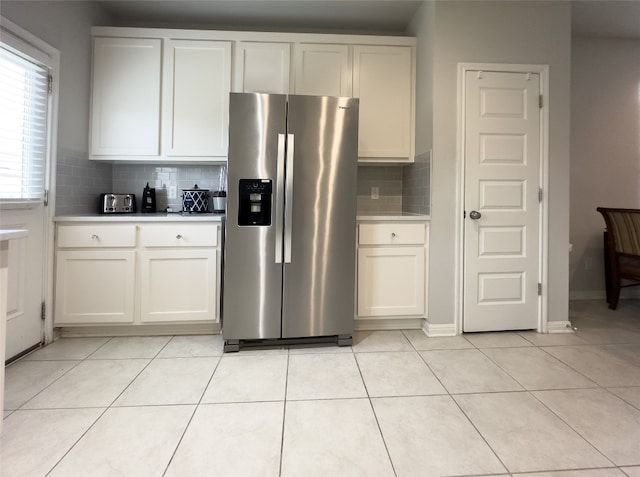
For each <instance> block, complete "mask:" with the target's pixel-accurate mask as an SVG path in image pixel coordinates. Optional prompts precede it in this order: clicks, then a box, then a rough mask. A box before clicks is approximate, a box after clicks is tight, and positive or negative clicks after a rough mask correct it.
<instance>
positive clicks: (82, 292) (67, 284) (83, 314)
mask: <svg viewBox="0 0 640 477" xmlns="http://www.w3.org/2000/svg"><path fill="white" fill-rule="evenodd" d="M135 255H136V253H135V251H133V250H122V251H121V250H118V251H111V250H106V251H105V250H77V251H59V252H58V253H57V255H56V303H55V324H56V325H62V324H101V323H132V322H133V316H134V313H133V310H134V282H135V275H136V273H135V271H136V270H135Z"/></svg>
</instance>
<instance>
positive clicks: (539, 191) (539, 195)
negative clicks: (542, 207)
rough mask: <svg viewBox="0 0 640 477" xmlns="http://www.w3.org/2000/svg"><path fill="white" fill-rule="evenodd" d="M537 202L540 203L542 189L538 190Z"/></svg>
mask: <svg viewBox="0 0 640 477" xmlns="http://www.w3.org/2000/svg"><path fill="white" fill-rule="evenodd" d="M538 202H542V189H541V188H540V189H538Z"/></svg>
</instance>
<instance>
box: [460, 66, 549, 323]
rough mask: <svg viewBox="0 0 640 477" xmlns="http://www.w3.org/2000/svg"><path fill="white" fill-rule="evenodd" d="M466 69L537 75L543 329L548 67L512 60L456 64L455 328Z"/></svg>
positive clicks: (544, 316)
mask: <svg viewBox="0 0 640 477" xmlns="http://www.w3.org/2000/svg"><path fill="white" fill-rule="evenodd" d="M468 71H487V72H503V73H538V74H539V75H540V94H541V95H542V98H543V103H542V108H541V110H540V187H541V188H542V205H541V208H540V218H539V220H540V236H539V248H540V254H539V257H540V262H539V271H538V274H539V276H538V280H539V283H542V293H541V295H540V297H539V303H538V305H539V307H538V329H537V331H538V332H539V333H546V332H547V321H548V292H549V291H548V284H549V280H548V273H549V267H548V263H549V261H548V253H549V232H548V231H549V224H548V222H549V66H548V65H533V64H515V63H458V75H457V76H458V83H457V84H458V94H457V113H458V114H457V127H456V129H457V131H456V176H457V180H456V184H457V187H458V197H457V198H456V207H455V210H456V214H457V217H458V219H457V220H456V222H455V223H456V230H455V240H456V262H457V264H458V266H457V267H456V270H455V302H456V306H455V309H456V312H455V330H456V334H457V335H460V334H462V324H463V319H464V230H465V229H464V225H465V220H464V217H463V214H464V204H465V174H466V171H465V162H464V152H465V150H464V148H465V139H464V138H465V107H466V97H465V77H466V73H467V72H468Z"/></svg>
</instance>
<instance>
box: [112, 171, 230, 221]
mask: <svg viewBox="0 0 640 477" xmlns="http://www.w3.org/2000/svg"><path fill="white" fill-rule="evenodd" d="M221 167H225V166H220V165H203V166H198V165H189V166H176V165H166V166H164V165H163V166H159V165H156V166H151V165H144V164H114V165H113V192H131V193H134V194H136V198H141V197H142V190H143V189H144V187H145V186H146V185H147V182H148V183H149V187H152V188H155V189H156V201H157V206H156V207H157V210H158V211H163V210H165V209H166V208H167V207H171V208H172V209H173V210H174V211H180V210H182V197H181V196H182V189H193V187H194V186H195V185H196V184H197V186H198V187H199V188H200V189H209V190H210V191H212V192H213V191H216V190H219V177H220V168H221ZM172 187H175V188H176V197H175V198H169V192H170V188H172ZM138 200H140V199H138Z"/></svg>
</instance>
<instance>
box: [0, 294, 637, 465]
mask: <svg viewBox="0 0 640 477" xmlns="http://www.w3.org/2000/svg"><path fill="white" fill-rule="evenodd" d="M570 314H571V316H570V318H571V321H572V323H573V324H574V326H576V327H577V331H576V332H575V333H574V334H555V335H541V334H537V333H532V332H520V333H513V332H511V333H482V334H472V335H464V336H458V337H452V338H427V337H426V336H425V335H424V334H423V333H422V332H421V331H416V330H411V331H386V332H360V333H356V334H355V336H354V345H353V347H351V348H337V347H333V346H300V347H289V348H287V347H283V348H277V349H270V350H243V351H241V352H240V353H237V354H231V355H225V356H222V339H221V337H220V336H192V337H190V336H176V337H150V338H110V339H109V338H75V339H61V340H58V341H56V342H55V343H53V344H52V345H50V346H47V347H46V348H43V349H41V350H38V351H36V352H34V353H32V354H30V355H29V356H27V357H25V358H23V359H22V360H20V361H18V362H16V363H14V364H12V365H10V366H8V367H7V369H6V396H5V402H6V407H7V412H6V413H5V416H4V431H3V435H2V438H1V454H0V462H1V463H0V466H1V467H0V475H2V476H3V477H13V476H29V477H31V476H45V475H51V476H63V477H67V476H70V477H75V476H83V477H84V476H92V475H105V476H109V475H122V476H132V477H146V476H162V475H167V476H186V477H195V476H257V477H262V476H294V477H298V476H300V477H310V476H331V477H334V476H359V475H361V476H378V475H380V476H422V475H428V476H464V475H507V474H520V475H525V474H526V473H531V472H536V474H534V475H536V476H538V477H541V476H545V477H548V476H553V477H616V476H618V477H625V476H630V477H640V301H638V300H636V301H623V302H622V303H621V304H620V307H619V309H618V310H617V311H615V312H612V311H609V310H607V308H606V305H605V304H604V303H603V302H601V301H586V302H575V303H572V305H571V312H570ZM558 471H565V472H561V473H559V472H558Z"/></svg>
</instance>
